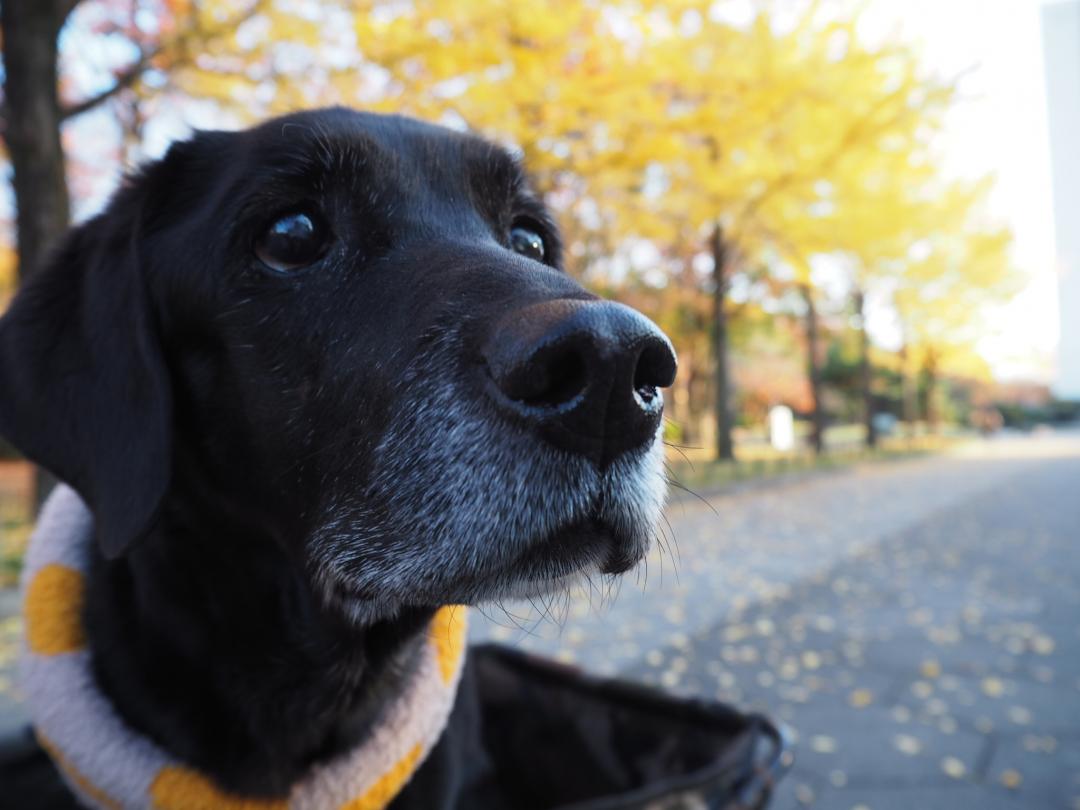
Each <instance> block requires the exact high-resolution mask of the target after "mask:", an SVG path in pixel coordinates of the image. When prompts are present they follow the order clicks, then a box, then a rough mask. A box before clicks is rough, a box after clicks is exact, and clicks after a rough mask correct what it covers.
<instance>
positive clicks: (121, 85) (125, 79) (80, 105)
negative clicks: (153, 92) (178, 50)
mask: <svg viewBox="0 0 1080 810" xmlns="http://www.w3.org/2000/svg"><path fill="white" fill-rule="evenodd" d="M160 50H161V48H160V47H159V48H154V49H152V50H150V51H146V52H144V53H143V54H142V55H141V56H140V57H139V58H138V59H136V60H135V62H133V63H132V64H131V65H129V66H128V67H126V68H125V69H124V70H122V71H121V72H120V73H117V74H116V75H115V76H114V82H113V85H112V87H108V88H106V89H105V90H102V91H101V92H100V93H95V94H94V95H92V96H89V97H88V98H84V99H83V100H82V101H78V102H75V103H74V104H68V105H66V106H65V107H64V108H63V109H62V110H61V111H60V117H61V118H62V119H63V120H64V121H67V120H68V119H69V118H74V117H75V116H77V115H82V114H83V113H84V112H89V111H90V110H92V109H94V107H96V106H98V105H99V104H101V103H102V102H104V101H107V100H108V99H110V98H112V97H113V96H115V95H116V94H117V93H119V92H120V91H121V90H126V89H127V88H128V87H131V86H132V85H133V84H135V82H137V81H138V80H139V77H140V76H142V74H143V71H145V70H146V68H147V67H148V66H149V64H150V60H151V59H153V58H154V57H155V56H157V54H158V52H159V51H160Z"/></svg>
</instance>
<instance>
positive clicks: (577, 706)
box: [0, 646, 779, 810]
mask: <svg viewBox="0 0 1080 810" xmlns="http://www.w3.org/2000/svg"><path fill="white" fill-rule="evenodd" d="M768 728H769V727H768V726H767V724H766V723H765V721H763V720H761V719H760V718H755V717H753V716H748V715H745V714H742V713H740V712H737V711H735V710H733V709H730V708H728V707H726V706H723V705H721V704H717V703H709V702H704V701H699V700H692V699H676V698H672V697H669V696H667V695H665V694H663V693H662V692H660V691H658V690H655V689H650V688H646V687H642V686H638V685H634V684H629V683H625V682H620V681H614V680H608V679H602V678H595V677H591V676H589V675H587V674H584V673H581V672H579V671H578V670H576V669H573V668H571V667H566V666H563V665H560V664H556V663H554V662H551V661H548V660H545V659H541V658H535V657H533V656H529V655H526V654H523V653H520V652H516V651H514V650H509V649H505V648H501V647H495V646H481V647H474V648H472V649H470V650H469V655H468V658H467V659H466V663H465V669H464V672H463V673H462V680H461V686H460V688H459V691H458V697H457V701H456V703H455V705H454V710H453V712H452V713H451V716H450V721H449V723H448V725H447V728H446V731H445V732H444V734H443V736H442V737H441V738H440V740H439V742H438V744H437V745H436V746H435V748H434V749H433V750H432V751H431V753H430V755H429V756H428V758H427V760H426V761H425V762H424V765H423V766H422V767H421V768H420V770H419V771H418V772H417V773H416V774H415V775H414V776H413V778H412V780H411V781H410V782H409V784H408V785H406V787H405V789H404V790H403V791H402V792H401V793H400V794H399V795H398V797H397V798H396V799H395V800H394V802H393V803H392V805H391V810H637V809H640V808H645V807H648V808H650V810H663V809H664V808H676V807H708V808H712V809H713V810H720V809H721V808H723V809H724V810H727V809H728V808H740V807H757V808H761V807H764V806H765V805H766V803H767V799H768V777H767V775H764V776H763V768H762V766H761V763H760V762H759V759H760V757H759V755H758V752H759V750H760V748H761V745H762V743H763V742H766V741H767V738H768V737H769V735H767V734H766V731H767V730H768ZM770 739H771V738H770ZM773 742H774V746H773V748H774V750H773V751H772V752H771V758H772V759H773V760H774V761H775V759H776V756H777V755H778V754H779V750H778V748H777V746H778V745H779V743H778V741H775V740H774V741H773ZM750 788H756V789H750ZM76 806H77V805H76V804H75V803H74V801H73V800H72V799H71V797H70V795H68V794H67V793H66V791H65V790H64V788H63V785H62V783H61V782H60V780H59V777H58V775H57V774H56V771H55V769H54V768H53V766H52V764H51V763H50V762H49V760H48V757H47V756H46V755H45V754H44V753H43V752H42V751H40V749H37V748H36V747H35V746H33V744H32V738H31V737H30V736H29V735H26V736H23V737H20V739H18V740H14V741H9V743H8V744H6V745H4V746H3V747H0V810H7V808H12V810H14V808H31V807H32V808H46V809H47V810H63V809H66V808H74V807H76Z"/></svg>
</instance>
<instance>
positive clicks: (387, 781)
mask: <svg viewBox="0 0 1080 810" xmlns="http://www.w3.org/2000/svg"><path fill="white" fill-rule="evenodd" d="M423 750H424V749H423V748H421V747H420V745H416V746H414V747H413V749H412V750H411V751H410V752H409V753H407V754H406V755H405V756H403V757H402V758H401V760H400V761H398V763H397V764H396V765H395V766H394V767H393V768H391V769H390V770H388V771H387V772H386V773H384V774H383V775H382V776H381V777H380V778H379V781H378V782H376V783H375V784H374V785H372V786H371V787H370V788H368V791H367V793H365V794H364V795H363V796H359V797H357V798H355V799H353V800H352V801H350V802H346V803H345V804H343V805H342V806H341V810H383V808H384V807H386V806H387V805H388V804H390V802H391V801H393V799H394V797H395V796H397V795H398V793H400V792H401V789H402V788H403V787H405V783H406V782H408V781H409V777H411V776H412V775H413V771H415V770H416V764H417V762H419V761H420V755H421V754H422V753H423Z"/></svg>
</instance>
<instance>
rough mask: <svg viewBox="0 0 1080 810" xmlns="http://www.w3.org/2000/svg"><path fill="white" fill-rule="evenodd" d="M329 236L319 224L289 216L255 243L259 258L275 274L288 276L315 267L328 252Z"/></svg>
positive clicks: (264, 233)
mask: <svg viewBox="0 0 1080 810" xmlns="http://www.w3.org/2000/svg"><path fill="white" fill-rule="evenodd" d="M327 242H328V240H327V234H326V228H324V227H323V226H322V225H321V223H320V222H319V220H318V219H317V218H315V217H311V216H308V215H307V214H289V215H288V216H284V217H282V218H281V219H279V220H277V221H275V222H274V223H273V224H272V225H271V226H270V227H269V228H267V229H266V230H265V231H264V232H263V234H262V236H260V237H259V238H258V240H256V242H255V256H256V257H257V258H258V259H259V261H261V262H262V263H263V264H265V265H266V266H267V267H269V268H270V269H272V270H277V271H278V272H279V273H287V272H289V271H292V270H299V269H300V268H302V267H307V266H308V265H309V264H314V263H315V262H316V261H318V260H319V259H321V258H322V256H323V254H324V253H325V252H326V247H327Z"/></svg>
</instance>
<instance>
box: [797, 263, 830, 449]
mask: <svg viewBox="0 0 1080 810" xmlns="http://www.w3.org/2000/svg"><path fill="white" fill-rule="evenodd" d="M802 294H803V300H805V301H806V370H807V376H808V377H809V379H810V398H811V400H812V408H813V410H812V412H811V420H812V427H811V431H810V444H811V446H812V447H813V448H814V453H815V454H820V453H821V451H822V450H824V449H825V409H824V408H823V407H822V405H821V363H819V362H818V316H817V307H816V306H815V304H814V290H813V288H812V287H811V286H810V285H809V284H803V285H802Z"/></svg>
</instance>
